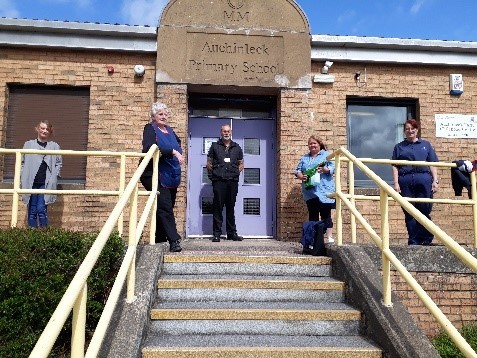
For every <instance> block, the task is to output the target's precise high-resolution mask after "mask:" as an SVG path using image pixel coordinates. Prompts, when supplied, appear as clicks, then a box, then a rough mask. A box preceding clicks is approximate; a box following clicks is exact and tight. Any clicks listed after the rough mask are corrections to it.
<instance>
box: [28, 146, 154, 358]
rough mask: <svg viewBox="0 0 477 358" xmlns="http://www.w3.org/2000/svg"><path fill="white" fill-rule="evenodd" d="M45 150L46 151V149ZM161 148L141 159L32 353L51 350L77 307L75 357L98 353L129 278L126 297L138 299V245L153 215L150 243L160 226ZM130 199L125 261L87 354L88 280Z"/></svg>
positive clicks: (38, 354) (42, 354) (35, 356)
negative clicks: (143, 192)
mask: <svg viewBox="0 0 477 358" xmlns="http://www.w3.org/2000/svg"><path fill="white" fill-rule="evenodd" d="M43 153H44V152H43ZM159 155H160V154H159V150H158V148H157V146H156V145H153V146H152V147H151V148H150V150H149V151H148V152H147V154H145V156H144V160H143V161H142V162H141V164H140V165H139V167H138V168H137V170H136V171H135V173H134V174H133V176H132V178H131V180H130V181H129V183H128V185H127V186H126V187H125V189H124V192H123V193H122V194H121V195H120V197H119V200H118V202H117V204H116V206H115V207H114V209H113V211H112V212H111V214H110V215H109V217H108V219H107V220H106V223H105V224H104V226H103V228H102V229H101V231H100V233H99V234H98V236H97V238H96V240H95V242H94V243H93V245H92V246H91V249H90V250H89V251H88V254H87V255H86V257H85V259H84V260H83V262H82V263H81V265H80V267H79V269H78V271H77V272H76V274H75V276H74V277H73V279H72V281H71V283H70V285H69V286H68V288H67V289H66V292H65V294H64V295H63V297H62V299H61V300H60V303H59V304H58V306H57V307H56V309H55V311H54V313H53V315H52V316H51V318H50V320H49V322H48V324H47V326H46V327H45V329H44V331H43V332H42V334H41V336H40V338H39V339H38V341H37V343H36V345H35V347H34V348H33V350H32V352H31V354H30V357H31V358H38V357H47V356H48V354H49V353H50V351H51V349H52V347H53V345H54V343H55V341H56V339H57V337H58V334H59V333H60V331H61V329H62V328H63V326H64V324H65V322H66V320H67V318H68V316H69V314H70V312H71V311H73V326H72V342H71V357H72V358H78V357H81V358H82V357H96V356H97V354H98V352H99V349H100V347H101V343H102V341H103V339H104V336H105V334H106V330H107V327H108V325H109V322H110V321H111V316H112V314H113V311H114V308H115V306H116V303H117V301H118V299H119V295H120V293H121V289H122V287H123V285H124V282H126V285H127V288H126V299H127V302H133V301H134V299H135V296H134V292H135V261H136V260H135V256H136V248H137V244H138V242H139V239H140V237H141V234H142V232H143V230H144V226H145V223H146V221H147V219H148V217H150V221H151V225H150V226H151V227H150V243H151V244H153V243H154V232H155V228H156V221H155V219H156V215H155V209H156V200H157V187H158V180H157V178H158V173H157V166H158V165H157V164H158V161H159ZM151 159H152V160H153V168H154V172H153V180H152V191H151V192H150V193H149V197H148V200H147V202H146V205H145V208H144V210H143V213H142V215H141V218H140V220H139V223H138V224H137V225H136V222H137V199H138V182H139V179H140V176H141V174H142V173H143V172H144V169H145V168H146V166H147V164H148V163H149V161H150V160H151ZM128 202H129V238H128V248H127V250H126V254H125V256H124V259H123V262H122V264H121V267H120V269H119V272H118V275H117V277H116V280H115V282H114V284H113V287H112V289H111V292H110V294H109V297H108V300H107V301H106V304H105V307H104V310H103V313H102V314H101V317H100V319H99V322H98V325H97V327H96V329H95V332H94V335H93V337H92V339H91V342H90V344H89V346H88V350H87V352H86V354H85V353H84V349H85V329H86V325H85V324H86V300H87V290H86V281H87V279H88V276H89V275H90V273H91V270H92V269H93V267H94V265H95V263H96V261H97V259H98V257H99V255H100V254H101V251H102V249H103V248H104V245H105V244H106V242H107V240H108V238H109V236H110V235H111V233H112V231H113V230H114V228H115V226H116V222H117V221H118V219H119V217H120V216H121V215H122V212H123V210H124V208H125V207H126V205H127V203H128Z"/></svg>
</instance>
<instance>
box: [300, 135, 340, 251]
mask: <svg viewBox="0 0 477 358" xmlns="http://www.w3.org/2000/svg"><path fill="white" fill-rule="evenodd" d="M308 149H309V151H310V152H309V153H307V154H305V155H304V156H303V157H301V159H300V162H299V163H298V165H297V167H296V170H295V176H296V177H297V178H298V179H300V180H301V181H302V184H301V189H302V193H303V199H304V200H305V202H306V206H307V208H308V216H309V221H320V220H323V221H325V222H326V224H327V229H326V235H327V236H328V242H334V240H333V237H332V232H333V220H332V219H331V210H332V209H334V208H335V199H332V198H328V197H327V196H326V195H327V194H329V193H334V192H335V182H334V178H333V174H334V171H335V164H334V162H332V161H329V160H327V159H326V157H327V156H328V155H330V153H329V152H328V151H327V150H326V147H325V144H324V143H323V141H322V140H321V139H320V138H317V137H315V136H311V137H310V138H309V139H308ZM317 165H319V167H318V169H317V172H316V174H315V175H314V176H313V178H312V182H311V184H312V186H311V187H309V185H306V186H305V183H307V180H308V176H307V175H306V173H305V172H306V171H307V170H309V169H311V168H314V167H316V166H317Z"/></svg>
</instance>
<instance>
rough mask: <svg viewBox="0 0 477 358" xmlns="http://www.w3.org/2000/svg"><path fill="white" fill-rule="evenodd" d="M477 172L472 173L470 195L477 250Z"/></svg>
mask: <svg viewBox="0 0 477 358" xmlns="http://www.w3.org/2000/svg"><path fill="white" fill-rule="evenodd" d="M475 182H476V180H475V172H472V173H470V193H471V195H472V201H473V202H474V203H473V204H472V216H473V217H474V247H475V248H477V189H476V186H475Z"/></svg>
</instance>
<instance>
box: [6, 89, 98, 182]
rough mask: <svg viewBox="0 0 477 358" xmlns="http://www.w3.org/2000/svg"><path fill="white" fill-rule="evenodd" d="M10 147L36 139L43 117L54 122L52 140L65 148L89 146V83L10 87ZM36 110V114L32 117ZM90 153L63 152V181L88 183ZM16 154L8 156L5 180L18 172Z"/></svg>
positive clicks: (7, 132) (16, 146) (75, 148)
mask: <svg viewBox="0 0 477 358" xmlns="http://www.w3.org/2000/svg"><path fill="white" fill-rule="evenodd" d="M9 92H10V96H9V100H8V114H7V128H6V129H7V131H6V143H5V147H6V148H23V144H24V143H25V140H28V139H35V138H36V134H35V131H34V127H35V126H36V125H37V124H38V122H39V121H40V120H48V121H50V123H51V124H52V125H53V136H52V137H51V140H53V141H55V142H57V143H58V144H59V146H60V148H61V149H63V150H75V151H81V150H86V149H87V145H88V125H89V104H90V99H89V97H90V93H89V92H90V91H89V88H86V87H73V86H42V85H39V86H33V85H12V86H10V87H9ZM32 113H33V114H34V116H33V118H32ZM86 161H87V160H86V156H71V155H64V156H63V166H62V168H61V178H60V179H59V182H60V183H68V182H72V183H84V182H85V180H86ZM14 165H15V157H14V156H12V155H7V156H5V165H4V172H3V180H6V181H8V180H11V179H13V175H14Z"/></svg>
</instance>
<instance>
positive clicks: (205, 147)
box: [202, 137, 219, 154]
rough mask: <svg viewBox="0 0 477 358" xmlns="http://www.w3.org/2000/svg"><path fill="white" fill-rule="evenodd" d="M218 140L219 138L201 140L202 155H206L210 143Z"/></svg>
mask: <svg viewBox="0 0 477 358" xmlns="http://www.w3.org/2000/svg"><path fill="white" fill-rule="evenodd" d="M218 140H219V137H205V138H202V154H208V153H209V149H210V147H211V146H212V143H215V142H217V141H218Z"/></svg>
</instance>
